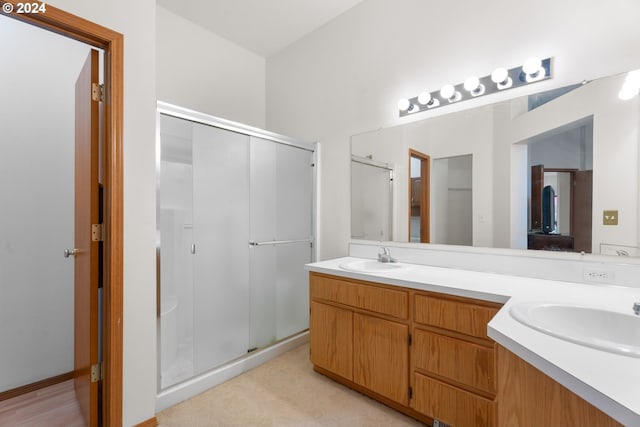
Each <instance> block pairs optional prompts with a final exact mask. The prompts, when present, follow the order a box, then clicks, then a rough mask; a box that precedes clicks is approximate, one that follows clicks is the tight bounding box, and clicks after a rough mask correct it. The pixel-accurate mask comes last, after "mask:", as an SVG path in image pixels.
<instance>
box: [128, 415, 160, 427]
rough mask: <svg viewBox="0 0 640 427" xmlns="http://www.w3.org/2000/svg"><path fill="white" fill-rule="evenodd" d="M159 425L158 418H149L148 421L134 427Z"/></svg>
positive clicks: (154, 426)
mask: <svg viewBox="0 0 640 427" xmlns="http://www.w3.org/2000/svg"><path fill="white" fill-rule="evenodd" d="M157 425H158V419H157V418H156V417H153V418H149V419H148V420H147V421H143V422H141V423H140V424H136V425H135V426H133V427H156V426H157Z"/></svg>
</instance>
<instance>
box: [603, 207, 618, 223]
mask: <svg viewBox="0 0 640 427" xmlns="http://www.w3.org/2000/svg"><path fill="white" fill-rule="evenodd" d="M602 224H603V225H618V211H617V210H612V211H602Z"/></svg>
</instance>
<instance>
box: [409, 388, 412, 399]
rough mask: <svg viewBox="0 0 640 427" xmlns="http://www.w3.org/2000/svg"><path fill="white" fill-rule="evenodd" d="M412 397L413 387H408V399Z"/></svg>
mask: <svg viewBox="0 0 640 427" xmlns="http://www.w3.org/2000/svg"><path fill="white" fill-rule="evenodd" d="M412 398H413V388H411V387H409V399H412Z"/></svg>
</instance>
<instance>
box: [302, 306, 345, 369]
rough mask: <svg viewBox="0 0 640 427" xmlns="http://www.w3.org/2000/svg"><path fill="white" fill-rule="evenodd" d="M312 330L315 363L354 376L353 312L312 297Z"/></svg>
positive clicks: (311, 346) (312, 353)
mask: <svg viewBox="0 0 640 427" xmlns="http://www.w3.org/2000/svg"><path fill="white" fill-rule="evenodd" d="M309 334H310V341H311V342H310V348H311V363H313V364H314V365H316V366H318V367H320V368H324V369H326V370H328V371H331V372H333V373H335V374H338V375H340V376H341V377H344V378H346V379H348V380H352V379H353V313H352V312H351V311H349V310H344V309H342V308H337V307H333V306H330V305H326V304H321V303H318V302H315V301H312V302H311V317H310V325H309Z"/></svg>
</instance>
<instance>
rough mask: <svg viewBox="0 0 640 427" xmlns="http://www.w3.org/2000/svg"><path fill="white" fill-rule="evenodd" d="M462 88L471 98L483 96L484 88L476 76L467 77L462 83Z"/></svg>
mask: <svg viewBox="0 0 640 427" xmlns="http://www.w3.org/2000/svg"><path fill="white" fill-rule="evenodd" d="M464 88H465V89H466V90H467V91H468V92H469V93H470V94H471V96H480V95H482V94H484V90H485V87H484V85H483V84H482V83H480V79H479V78H477V77H476V76H471V77H468V78H467V80H465V81H464Z"/></svg>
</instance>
